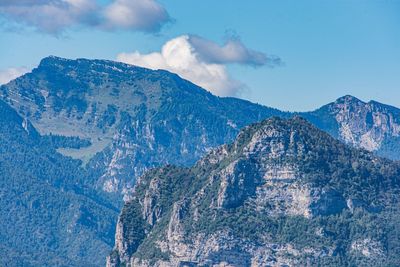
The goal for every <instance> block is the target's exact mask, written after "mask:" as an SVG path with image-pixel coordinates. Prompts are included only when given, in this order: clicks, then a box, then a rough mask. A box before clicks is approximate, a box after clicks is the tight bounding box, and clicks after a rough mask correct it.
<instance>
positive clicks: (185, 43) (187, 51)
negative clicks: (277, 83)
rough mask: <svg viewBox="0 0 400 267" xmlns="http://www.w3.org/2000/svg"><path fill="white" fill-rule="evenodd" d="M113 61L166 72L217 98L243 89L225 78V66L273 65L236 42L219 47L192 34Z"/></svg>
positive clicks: (124, 54)
mask: <svg viewBox="0 0 400 267" xmlns="http://www.w3.org/2000/svg"><path fill="white" fill-rule="evenodd" d="M276 58H277V57H276ZM117 60H118V61H121V62H125V63H128V64H132V65H137V66H141V67H145V68H150V69H165V70H169V71H171V72H174V73H177V74H178V75H180V76H181V77H183V78H185V79H187V80H189V81H191V82H193V83H195V84H197V85H199V86H201V87H203V88H205V89H207V90H209V91H211V92H212V93H214V94H216V95H219V96H236V95H238V94H239V93H240V91H241V89H243V87H244V84H243V83H241V82H239V81H237V80H235V79H233V78H232V77H231V76H230V75H229V73H228V71H227V69H226V66H225V64H231V63H237V64H244V65H252V66H261V65H273V64H272V63H271V62H270V58H269V57H268V56H266V55H265V54H263V53H261V52H256V51H253V50H250V49H248V48H246V47H245V46H244V45H243V43H242V42H241V41H240V40H239V39H230V40H228V41H227V43H226V44H225V45H224V46H219V45H218V44H216V43H214V42H212V41H209V40H206V39H203V38H201V37H199V36H192V35H182V36H179V37H177V38H174V39H172V40H170V41H168V42H166V43H165V44H164V45H163V47H162V49H161V51H160V52H154V53H150V54H141V53H140V52H138V51H135V52H133V53H121V54H119V55H118V56H117ZM278 63H280V59H279V60H278Z"/></svg>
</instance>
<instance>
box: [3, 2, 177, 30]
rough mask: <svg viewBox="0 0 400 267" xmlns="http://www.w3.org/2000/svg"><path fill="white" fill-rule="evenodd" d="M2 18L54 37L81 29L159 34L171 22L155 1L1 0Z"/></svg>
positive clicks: (162, 8)
mask: <svg viewBox="0 0 400 267" xmlns="http://www.w3.org/2000/svg"><path fill="white" fill-rule="evenodd" d="M0 16H2V17H4V18H6V19H8V20H9V21H12V22H14V23H17V24H23V25H26V26H29V27H33V28H36V29H37V30H39V31H42V32H46V33H50V34H59V33H61V32H63V31H64V30H66V29H68V28H71V27H79V26H80V27H82V26H83V27H95V28H97V29H101V30H109V31H111V30H138V31H145V32H157V31H158V30H159V29H160V28H161V27H162V25H163V24H164V23H166V22H168V21H169V20H170V17H169V15H168V13H167V11H166V10H165V9H164V7H162V6H161V5H160V4H159V3H158V2H156V1H155V0H113V1H111V2H110V3H108V4H101V3H100V1H99V0H17V1H15V0H0Z"/></svg>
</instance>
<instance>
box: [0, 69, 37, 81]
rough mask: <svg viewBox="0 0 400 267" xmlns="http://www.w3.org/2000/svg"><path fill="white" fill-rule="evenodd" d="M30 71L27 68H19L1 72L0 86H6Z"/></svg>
mask: <svg viewBox="0 0 400 267" xmlns="http://www.w3.org/2000/svg"><path fill="white" fill-rule="evenodd" d="M29 71H30V69H28V68H26V67H19V68H8V69H4V70H0V85H2V84H6V83H8V82H10V81H11V80H14V79H15V78H18V77H19V76H21V75H23V74H25V73H27V72H29Z"/></svg>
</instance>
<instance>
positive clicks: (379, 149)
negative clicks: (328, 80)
mask: <svg viewBox="0 0 400 267" xmlns="http://www.w3.org/2000/svg"><path fill="white" fill-rule="evenodd" d="M301 115H303V116H304V117H305V118H307V119H308V120H310V121H311V122H313V123H314V124H315V125H316V126H317V127H319V128H320V129H322V130H324V131H327V132H329V133H330V134H331V135H332V136H334V137H336V138H338V139H339V140H341V141H343V142H345V143H347V144H350V145H352V146H354V147H357V148H363V149H366V150H368V151H373V152H376V153H377V154H378V155H380V156H383V157H387V158H390V159H396V160H398V159H400V153H399V151H400V110H399V109H398V108H395V107H392V106H389V105H385V104H382V103H379V102H376V101H369V102H368V103H366V102H363V101H361V100H359V99H357V98H356V97H353V96H350V95H347V96H344V97H341V98H339V99H337V100H336V101H335V102H333V103H330V104H328V105H325V106H323V107H321V108H320V109H317V110H316V111H313V112H308V113H304V114H301Z"/></svg>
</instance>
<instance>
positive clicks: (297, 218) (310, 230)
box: [107, 117, 400, 267]
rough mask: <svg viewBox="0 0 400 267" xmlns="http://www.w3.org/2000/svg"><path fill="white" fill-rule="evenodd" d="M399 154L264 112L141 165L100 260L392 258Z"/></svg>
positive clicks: (390, 262) (340, 262) (379, 262)
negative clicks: (189, 158)
mask: <svg viewBox="0 0 400 267" xmlns="http://www.w3.org/2000/svg"><path fill="white" fill-rule="evenodd" d="M399 179H400V164H399V163H397V162H393V161H390V160H387V159H384V158H379V157H377V156H375V155H374V154H372V153H370V152H368V151H365V150H359V149H355V148H351V147H350V146H347V145H345V144H343V143H342V142H340V141H338V140H336V139H334V138H332V137H331V136H330V135H328V134H327V133H325V132H322V131H321V130H318V129H317V128H316V127H314V126H312V125H311V124H310V123H308V122H307V121H306V120H304V119H302V118H300V117H294V118H292V119H289V120H285V119H280V118H271V119H268V120H265V121H263V122H261V123H257V124H253V125H251V126H249V127H246V128H244V129H243V130H242V131H241V132H240V133H239V135H238V137H237V138H236V140H235V141H234V142H233V143H232V144H230V145H223V146H221V147H219V148H216V149H214V150H212V151H211V152H209V153H208V154H207V155H206V156H205V157H204V158H202V159H201V160H199V161H198V162H197V163H196V164H195V165H194V166H192V167H175V166H172V165H169V166H165V167H162V168H156V169H153V170H151V171H149V172H147V173H146V174H145V175H143V176H142V177H141V178H140V179H139V180H138V183H137V185H136V186H135V189H134V191H135V193H134V197H133V198H132V199H131V200H130V201H128V202H127V203H126V204H125V205H124V207H123V209H122V212H121V214H120V217H119V220H118V223H117V230H116V244H115V249H114V251H113V252H112V253H111V255H110V256H109V257H108V260H107V266H108V267H115V266H143V267H144V266H164V267H166V266H399V264H400V256H399V252H400V236H399V235H398V233H399V230H400V219H399V218H400V213H399V212H400V210H399V208H400V205H399V204H400V202H399V200H400V195H399V190H400V180H399Z"/></svg>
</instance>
